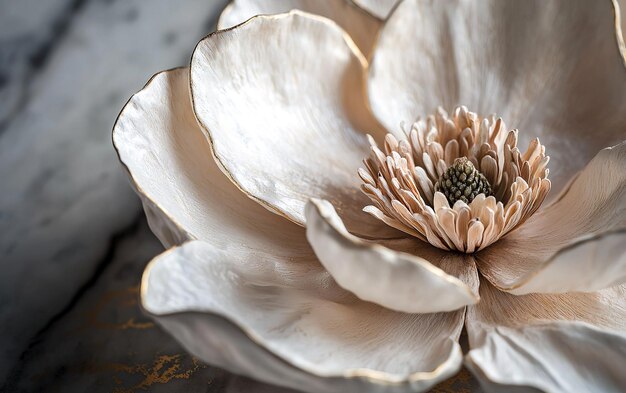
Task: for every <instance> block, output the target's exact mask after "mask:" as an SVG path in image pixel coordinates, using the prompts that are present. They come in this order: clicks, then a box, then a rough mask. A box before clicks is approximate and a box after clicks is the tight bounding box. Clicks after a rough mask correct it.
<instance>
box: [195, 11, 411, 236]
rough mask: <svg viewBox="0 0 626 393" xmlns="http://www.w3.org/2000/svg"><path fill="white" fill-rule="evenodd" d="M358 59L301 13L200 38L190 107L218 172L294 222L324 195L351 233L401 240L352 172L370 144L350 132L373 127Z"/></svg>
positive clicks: (340, 35) (325, 25) (345, 42)
mask: <svg viewBox="0 0 626 393" xmlns="http://www.w3.org/2000/svg"><path fill="white" fill-rule="evenodd" d="M364 64H365V63H364V59H363V57H362V55H361V54H360V53H359V52H358V50H357V49H356V47H355V46H354V44H353V43H352V42H351V41H350V39H349V37H347V35H346V34H345V33H344V32H343V30H341V29H340V28H339V27H338V26H337V25H336V24H334V23H333V22H332V21H330V20H328V19H324V18H320V17H315V16H311V15H307V14H303V13H301V12H299V11H292V12H290V13H289V14H280V15H273V16H259V17H255V18H252V19H250V20H249V21H248V22H246V23H244V24H242V25H239V26H238V27H236V28H234V29H232V30H221V31H218V32H216V33H215V34H212V35H210V36H209V37H207V38H205V39H204V40H202V41H201V42H200V43H199V44H198V46H197V48H196V50H195V51H194V54H193V58H192V61H191V93H192V98H193V105H194V110H195V113H196V116H197V118H198V120H199V121H200V123H201V125H202V126H203V127H204V130H205V131H206V132H207V135H208V137H209V139H210V140H211V142H212V146H213V151H214V153H215V156H216V158H217V160H218V163H219V164H220V165H221V166H222V168H223V170H224V171H225V173H227V174H228V176H229V177H230V178H231V179H232V180H233V181H234V182H235V183H236V184H237V185H238V186H239V187H240V188H241V189H242V190H244V191H245V192H246V193H247V194H248V195H249V196H250V197H251V198H253V199H255V200H257V201H258V202H259V203H261V204H262V205H264V206H265V207H267V208H268V209H270V210H272V211H274V212H277V213H278V214H281V215H284V216H285V217H288V218H289V219H291V220H293V221H294V222H297V223H299V224H304V206H305V204H306V201H307V200H308V198H309V197H317V198H327V199H329V200H332V201H333V203H335V205H336V206H338V210H339V212H340V214H342V217H344V219H345V220H346V223H347V226H348V227H349V229H350V230H354V231H356V232H357V233H360V234H364V235H366V236H375V235H378V236H383V237H384V236H392V237H393V236H398V235H399V233H398V232H397V231H395V230H392V229H391V228H389V227H387V226H386V225H384V224H382V223H380V222H379V221H378V220H376V219H374V218H370V217H369V215H368V214H365V213H363V212H362V211H361V208H363V206H365V205H367V197H366V196H365V195H363V194H362V193H361V191H360V190H359V178H358V176H357V169H358V167H359V165H360V162H361V160H362V159H363V158H364V157H365V156H366V155H367V152H368V151H369V146H368V142H367V140H366V137H365V134H362V133H361V132H359V131H357V129H359V128H360V129H364V130H368V131H372V130H374V129H373V128H372V127H376V124H375V122H374V121H373V119H372V118H371V117H370V116H369V115H368V112H367V110H366V107H365V99H364V98H363V96H362V95H361V88H362V86H361V83H362V79H363V74H362V73H363V66H364ZM385 231H386V233H385Z"/></svg>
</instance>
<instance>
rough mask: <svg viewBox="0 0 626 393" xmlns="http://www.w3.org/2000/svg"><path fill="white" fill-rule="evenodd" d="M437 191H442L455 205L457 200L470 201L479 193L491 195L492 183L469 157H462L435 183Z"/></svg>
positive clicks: (451, 203)
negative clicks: (475, 166)
mask: <svg viewBox="0 0 626 393" xmlns="http://www.w3.org/2000/svg"><path fill="white" fill-rule="evenodd" d="M435 191H439V192H441V193H442V194H443V195H445V196H446V198H447V199H448V202H449V203H450V205H454V203H455V202H456V201H463V202H465V203H470V202H471V201H473V200H474V198H476V197H477V196H478V195H479V194H484V195H485V196H490V195H491V185H490V184H489V181H487V179H486V178H485V176H483V174H482V173H480V172H479V171H478V170H477V169H476V168H474V164H472V162H471V161H470V160H468V159H467V157H461V158H457V159H456V160H454V163H452V165H451V166H449V167H448V169H446V171H445V172H444V173H443V175H441V178H439V181H438V182H437V183H435Z"/></svg>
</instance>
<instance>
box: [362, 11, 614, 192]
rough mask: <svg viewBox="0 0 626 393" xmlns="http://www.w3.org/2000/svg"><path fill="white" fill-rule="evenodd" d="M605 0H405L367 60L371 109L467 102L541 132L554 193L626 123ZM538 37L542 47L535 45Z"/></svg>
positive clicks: (396, 118)
mask: <svg viewBox="0 0 626 393" xmlns="http://www.w3.org/2000/svg"><path fill="white" fill-rule="evenodd" d="M614 18H615V15H614V10H613V6H612V2H611V1H610V0H603V1H587V0H553V1H549V2H546V1H543V0H525V1H517V0H485V1H458V2H456V1H445V0H444V1H424V0H407V1H404V2H402V3H401V4H400V5H399V6H398V7H397V8H396V9H395V11H394V13H393V14H392V15H391V16H390V18H389V20H388V21H387V22H386V24H385V26H384V27H383V28H382V29H381V34H380V38H379V41H378V44H377V47H376V49H375V51H374V55H373V58H372V61H371V64H370V72H369V82H368V88H369V98H370V103H371V107H372V110H373V112H374V113H375V115H376V116H377V117H378V119H379V120H380V121H381V122H382V123H383V125H385V126H386V127H387V128H388V129H389V130H390V131H392V132H398V131H399V130H400V128H399V125H400V123H401V122H405V123H408V124H410V123H411V122H413V121H414V120H415V118H416V117H418V116H424V115H427V114H430V113H432V112H433V111H434V110H435V108H436V107H437V106H438V105H441V106H443V107H444V108H446V109H447V110H451V109H452V108H454V107H455V106H457V105H466V106H467V107H468V108H469V109H471V110H472V111H475V112H477V113H480V114H483V115H489V114H492V113H497V114H498V115H499V116H502V117H503V119H504V120H505V121H506V123H507V125H509V126H512V127H513V128H518V129H519V130H520V139H521V145H526V143H527V142H528V141H530V140H531V139H532V138H534V137H539V138H541V141H542V143H543V144H545V145H546V150H547V154H548V155H550V157H551V161H550V178H551V180H552V183H553V184H552V190H553V193H552V195H556V193H557V192H558V191H559V190H560V189H561V188H562V187H563V186H564V184H565V183H566V182H567V180H568V179H569V178H570V177H571V176H572V175H573V174H574V173H575V172H576V171H578V170H580V169H581V168H582V167H583V166H584V165H585V164H586V163H587V162H588V161H589V160H590V159H591V158H592V157H593V156H594V154H595V153H596V152H597V151H598V150H600V149H601V148H603V147H606V146H611V145H614V144H616V143H618V142H620V141H621V140H622V139H623V137H624V130H625V129H626V116H623V113H624V112H625V111H626V68H625V67H624V59H623V58H622V56H621V55H620V50H619V47H618V44H617V40H616V37H617V34H616V28H615V27H616V25H615V19H614ZM539 43H540V45H539Z"/></svg>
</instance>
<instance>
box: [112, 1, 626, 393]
mask: <svg viewBox="0 0 626 393" xmlns="http://www.w3.org/2000/svg"><path fill="white" fill-rule="evenodd" d="M383 3H384V2H382V1H379V2H376V1H372V2H370V5H369V6H370V7H372V8H370V9H371V10H374V9H375V8H374V7H376V6H381V5H382V4H383ZM389 6H391V4H389ZM614 6H616V4H613V3H612V2H611V1H610V0H604V1H596V2H591V1H587V0H553V1H549V2H546V1H514V0H485V1H462V2H447V1H442V0H437V1H426V0H406V1H404V2H402V3H400V4H399V5H398V6H397V7H396V8H395V9H394V10H393V12H392V13H391V15H390V16H389V17H388V18H387V19H386V21H385V22H384V23H383V22H381V20H380V19H377V18H376V17H374V16H372V15H371V14H369V13H367V12H365V11H364V10H363V9H361V8H358V7H357V6H355V5H354V4H352V3H350V2H346V1H343V0H332V1H331V0H329V1H325V2H321V1H306V0H300V1H298V0H292V1H284V0H283V1H276V2H267V3H260V2H259V3H258V4H257V3H255V2H252V1H247V0H245V1H244V0H237V1H234V2H233V3H231V5H230V6H229V7H228V8H227V9H226V11H225V13H224V14H223V15H222V17H221V18H220V27H228V26H229V25H231V24H234V23H236V22H235V21H237V22H238V21H241V20H242V19H243V18H247V17H249V16H252V15H254V14H268V13H276V12H281V11H285V10H289V9H291V8H300V9H303V10H305V11H311V12H315V13H317V14H320V15H323V16H325V17H330V18H333V19H334V20H335V21H336V22H333V21H331V20H330V19H326V18H324V17H321V16H315V15H312V14H307V13H304V12H301V11H292V12H290V13H288V14H280V15H272V16H257V17H253V18H252V19H250V20H248V21H247V22H245V23H243V24H240V25H238V26H236V27H233V28H229V29H224V30H220V31H218V32H216V33H214V34H211V35H209V36H208V37H206V38H205V39H203V40H202V41H201V42H200V43H199V44H198V46H197V47H196V49H195V51H194V53H193V56H192V60H191V64H190V67H189V68H180V69H175V70H170V71H165V72H162V73H160V74H157V75H156V76H154V77H153V79H151V80H150V82H148V84H147V85H146V87H145V88H144V89H143V90H142V91H141V92H139V93H137V94H136V95H135V96H133V97H132V98H131V100H130V101H129V103H128V104H127V105H126V107H125V108H124V109H123V111H122V113H121V114H120V117H119V119H118V121H117V122H116V125H115V128H114V134H113V139H114V143H115V146H116V148H117V150H118V153H119V155H120V159H121V161H122V162H123V164H124V166H125V167H126V169H127V170H128V172H129V175H130V177H131V179H132V182H133V185H134V186H135V188H136V190H137V192H138V194H139V195H140V197H141V198H142V201H143V203H144V208H145V211H146V215H147V216H148V219H149V223H150V226H151V228H152V230H153V231H154V232H155V234H156V235H157V236H158V237H159V239H160V240H161V242H162V243H163V244H164V245H166V246H167V247H172V248H171V249H169V250H168V251H166V252H165V253H163V254H162V255H160V256H158V257H157V258H155V259H154V260H153V261H152V262H151V263H150V265H149V266H148V268H147V269H146V272H145V275H144V279H143V283H142V304H143V307H144V308H145V309H146V311H147V312H149V313H150V314H151V315H152V316H153V317H154V318H155V319H156V320H157V321H158V322H159V323H160V324H161V325H162V326H163V327H164V328H165V329H167V330H168V331H169V332H170V333H171V334H172V335H173V336H174V337H176V338H177V339H178V340H179V341H180V342H181V343H182V344H183V345H184V346H185V347H186V348H187V349H188V350H189V351H190V352H192V353H193V354H195V355H196V356H198V357H200V358H201V359H203V360H205V361H207V362H210V363H212V364H216V365H219V366H221V367H224V368H227V369H229V370H231V371H234V372H237V373H242V374H246V375H249V376H252V377H254V378H257V379H261V380H264V381H268V382H271V383H275V384H279V385H284V386H289V387H292V388H296V389H301V390H305V391H316V392H336V391H341V392H364V391H388V392H396V391H397V392H404V391H421V390H426V389H428V388H430V387H432V386H433V385H435V384H436V383H438V382H440V381H442V380H444V379H446V378H448V377H450V376H451V375H454V374H455V373H456V372H457V371H458V370H459V369H460V367H461V365H462V364H463V362H465V364H466V365H467V366H468V367H469V368H470V369H471V370H472V371H473V372H474V373H475V375H476V377H477V378H479V379H480V380H481V382H482V383H483V384H484V386H485V387H487V388H496V389H504V388H508V387H512V386H522V387H534V388H537V389H541V390H545V391H551V392H569V391H620V390H623V389H625V388H626V374H625V373H624V372H623V370H624V364H626V286H625V283H626V143H625V142H621V140H622V139H624V137H625V136H626V68H625V67H624V61H625V59H624V53H622V52H621V49H620V46H619V45H618V44H620V43H621V44H622V48H623V41H622V38H621V33H620V31H619V29H616V27H617V21H618V20H619V19H618V18H616V17H615V15H614V12H616V13H617V12H619V11H618V9H616V8H614ZM381 9H382V8H380V9H379V12H381V15H382V14H384V13H385V11H384V9H383V10H382V11H381ZM386 9H390V7H388V8H386ZM377 34H379V36H378V38H377V41H376V37H377ZM351 36H352V38H350V37H351ZM366 58H369V61H368V60H366ZM365 91H367V94H364V92H365ZM459 105H466V106H467V108H469V109H470V110H473V111H476V112H477V113H478V114H479V115H489V114H491V113H494V112H497V113H499V114H500V115H502V117H503V119H505V120H506V121H507V122H508V124H510V125H512V126H513V127H515V128H516V129H519V134H515V133H514V134H515V139H516V140H517V137H518V136H519V138H520V141H521V142H520V145H528V142H529V141H530V140H531V139H532V138H535V137H539V138H541V141H542V144H543V145H544V146H545V150H544V148H543V147H542V145H541V144H539V143H538V142H533V143H532V144H530V148H529V150H528V151H529V153H527V154H523V153H506V154H509V156H506V157H508V158H507V159H506V160H509V159H511V160H513V158H511V157H512V156H511V155H510V154H513V155H514V154H518V156H516V157H517V158H515V160H517V161H510V162H509V161H506V160H504V159H502V160H500V157H504V156H500V155H499V154H500V151H501V150H500V149H502V151H504V150H506V149H509V150H512V149H513V147H514V146H513V145H511V144H509V142H511V140H509V139H508V138H509V136H510V135H513V134H511V133H508V131H509V130H510V129H509V128H506V127H505V126H504V125H503V124H501V125H497V124H496V123H497V120H496V118H489V117H487V120H488V121H487V123H486V124H487V125H486V127H487V128H485V130H488V132H487V131H485V132H486V133H484V134H481V131H480V129H481V127H482V123H481V122H480V118H479V117H478V116H477V115H473V114H469V113H468V112H466V110H465V109H464V108H460V109H458V110H456V111H455V112H453V116H459V114H465V115H463V116H466V119H470V118H471V119H476V124H475V125H474V126H475V128H472V127H474V126H470V128H472V129H474V130H475V131H473V132H474V133H473V134H472V137H471V138H474V139H472V140H473V141H483V142H484V141H485V140H489V138H492V139H493V141H494V142H493V144H492V145H491V146H492V148H493V149H494V151H493V152H492V153H487V150H485V151H482V152H481V151H479V150H471V149H465V150H464V149H463V148H462V147H459V148H458V149H457V148H456V147H455V146H454V143H453V144H452V145H451V147H450V148H449V149H450V152H457V151H458V153H454V154H452V153H446V151H445V149H446V146H447V142H446V143H443V142H442V143H440V146H439V147H437V146H436V145H429V143H432V142H433V141H435V142H437V141H439V142H440V141H444V140H445V141H448V140H449V138H448V137H444V136H442V135H443V134H441V135H440V134H438V132H439V133H441V132H443V133H445V132H448V131H445V129H444V128H441V129H440V130H439V131H437V130H435V131H433V132H432V133H430V134H429V135H430V136H429V137H427V136H426V134H428V133H429V132H430V129H426V128H424V129H423V130H422V131H419V129H420V127H426V125H427V123H423V125H420V124H421V123H418V124H417V125H416V126H415V130H416V131H415V135H413V137H414V138H415V140H414V141H413V142H411V132H410V130H408V131H407V132H408V134H409V135H408V136H407V135H406V134H404V133H403V132H402V128H401V124H404V125H405V127H406V126H409V127H410V125H411V124H413V122H414V121H415V120H416V119H417V118H418V117H420V116H421V117H424V116H427V115H428V114H429V113H432V112H433V111H434V110H435V109H436V108H437V107H439V106H441V107H442V108H446V109H447V110H452V109H453V108H455V107H457V106H459ZM438 116H441V117H440V120H441V119H444V118H445V116H444V114H443V112H440V115H438ZM467 116H469V117H467ZM455 119H457V117H455ZM458 119H460V118H458ZM458 119H457V120H458ZM457 120H455V121H457ZM441 121H442V122H443V120H441ZM459 121H461V120H459ZM463 121H465V120H463ZM472 121H473V120H472ZM457 123H458V121H457ZM440 124H444V123H440ZM458 124H461V123H458ZM498 124H499V123H498ZM431 125H432V124H431ZM498 127H502V132H500V131H498V130H499V128H498ZM457 128H458V130H457V131H458V132H463V130H464V128H465V126H463V127H460V128H459V127H457ZM442 130H443V131H442ZM450 130H452V129H450ZM457 131H455V132H457ZM388 132H390V133H393V135H395V136H387V139H386V144H387V145H386V146H385V147H384V148H383V149H384V150H385V152H384V153H383V152H381V151H380V150H378V152H376V149H374V150H373V151H374V153H372V154H374V156H373V157H371V159H372V160H373V161H370V162H369V164H368V162H367V161H366V163H365V164H364V163H363V159H365V158H366V157H368V156H369V155H370V153H371V152H372V150H371V148H370V141H368V138H367V136H366V134H368V133H369V134H371V135H372V137H373V140H374V141H376V142H375V143H377V144H378V145H380V146H383V141H384V140H385V135H386V134H387V133H388ZM420 132H422V134H420ZM450 132H452V131H450ZM468 132H469V131H468ZM420 135H421V136H420ZM438 135H439V136H438ZM454 135H457V134H454ZM459 135H460V134H459ZM499 135H502V137H499ZM420 138H426V139H420ZM428 138H430V139H428ZM432 138H434V139H432ZM446 138H448V139H446ZM481 138H487V139H481ZM403 140H404V141H405V142H402V141H403ZM439 142H438V143H439ZM620 142H621V143H620ZM411 143H412V144H411ZM459 143H461V144H462V143H464V142H462V141H461V140H460V139H459ZM516 143H517V142H516ZM407 146H411V149H413V150H410V151H409V150H408V148H407ZM476 146H479V145H476ZM506 146H508V147H506ZM606 146H613V147H609V148H605V147H606ZM479 148H480V147H477V149H479ZM487 148H488V147H485V149H487ZM403 149H404V150H403ZM420 149H421V150H420ZM416 151H422V153H428V154H427V156H428V157H425V156H423V155H422V156H419V155H417V154H414V153H415V152H416ZM441 151H443V153H441ZM470 151H472V153H470ZM394 152H395V155H394ZM464 152H465V153H464ZM378 153H380V154H381V155H382V156H377V154H378ZM503 154H504V153H503ZM545 154H549V155H550V157H551V161H550V163H549V167H550V176H549V177H550V181H551V184H552V191H551V193H550V195H548V197H547V199H546V203H544V206H543V207H542V208H540V209H538V208H539V203H540V202H541V201H542V200H543V198H544V197H545V193H546V192H547V189H546V187H548V188H549V185H550V183H549V182H548V180H546V178H547V175H548V174H547V171H545V168H546V165H547V158H544V156H545ZM387 155H388V156H389V157H391V158H389V160H388V159H387V158H386V156H387ZM486 156H489V157H491V158H493V160H492V159H491V158H486V159H485V164H483V160H482V158H484V157H486ZM403 157H404V160H405V161H402V158H403ZM409 157H414V158H409ZM415 157H417V158H415ZM420 157H422V158H421V161H420ZM433 157H435V158H436V157H438V158H437V159H433ZM455 157H468V159H469V160H470V161H472V160H474V161H472V162H474V165H475V166H476V168H477V169H479V170H480V171H482V173H483V175H484V176H485V178H486V179H488V180H489V182H490V184H491V183H493V184H491V187H492V188H493V197H491V198H486V196H485V195H484V194H480V195H478V196H476V200H475V201H477V202H472V201H469V200H468V203H469V206H467V205H466V206H467V209H468V211H469V210H471V213H470V212H464V211H463V209H465V207H463V203H464V202H457V203H455V204H453V206H450V205H449V201H448V200H446V197H445V196H443V194H437V193H435V191H436V190H437V189H438V188H435V187H436V183H437V181H443V180H445V179H444V178H442V177H440V176H442V175H443V173H444V172H445V171H446V170H447V167H448V166H450V165H451V164H452V163H453V158H455ZM378 158H380V160H379V161H376V160H378ZM478 158H480V160H478ZM411 159H413V160H414V162H413V164H411V165H414V166H417V167H419V168H420V169H415V168H414V167H413V168H411V165H408V164H407V163H410V162H411ZM388 161H389V165H390V166H389V167H386V166H385V165H386V164H387V162H388ZM439 161H441V162H443V164H441V163H439ZM492 161H493V162H492ZM507 162H508V164H507ZM524 162H526V164H524ZM364 165H365V166H367V165H369V166H367V168H366V170H361V171H359V170H358V169H359V167H363V166H364ZM404 165H406V166H404ZM437 165H439V166H437ZM507 165H508V166H507ZM385 168H386V169H385ZM377 171H380V176H381V177H382V178H383V180H385V181H384V182H381V181H379V180H377V179H375V176H374V175H377ZM468 171H469V169H468ZM422 172H423V173H422ZM357 173H359V175H360V177H359V176H357ZM468 173H469V172H468ZM503 173H507V174H508V175H507V176H506V177H504V176H503ZM511 174H514V175H511ZM409 175H410V176H414V177H413V178H412V179H413V180H410V179H408V178H406V179H405V180H406V182H405V183H400V180H399V177H402V176H409ZM518 176H519V177H518ZM438 177H440V178H439V179H438ZM394 178H395V179H396V180H393V179H394ZM513 178H515V179H516V180H515V181H513V180H512V179H513ZM503 179H504V180H503ZM517 179H522V180H521V182H518V180H517ZM537 179H538V180H537ZM411 181H414V182H415V187H413V186H412V185H411V183H410V182H411ZM389 182H391V183H393V182H398V183H397V184H395V183H394V184H392V186H393V187H395V188H393V187H392V188H393V190H392V189H391V188H389V190H386V189H385V184H387V185H388V183H389ZM429 182H430V185H429ZM537 182H538V183H537ZM368 184H369V185H370V187H369V188H368V187H367V185H368ZM502 184H504V185H505V186H503V187H501V185H502ZM535 184H538V186H537V187H538V188H536V189H535V188H533V187H535ZM362 186H363V189H364V190H365V191H366V192H368V195H366V194H365V193H363V192H362V191H361V188H362ZM516 187H517V188H516ZM480 189H481V190H482V189H487V188H480ZM375 190H379V191H380V195H379V194H377V192H376V191H375ZM402 190H404V191H402ZM529 190H530V191H529ZM383 191H384V192H383ZM409 191H410V193H411V195H412V196H410V195H409ZM401 193H402V196H400V194H401ZM394 195H395V196H397V198H398V199H396V202H393V200H394ZM438 195H439V196H438ZM467 195H468V196H469V195H471V190H470V191H468V194H467ZM512 195H513V196H512ZM530 195H532V198H530V199H528V197H529V196H530ZM368 196H369V197H370V198H368ZM472 196H473V195H472ZM403 197H406V198H407V199H403ZM411 198H414V199H411ZM420 198H421V199H420ZM511 198H513V199H515V200H517V199H516V198H521V199H519V200H520V201H521V202H520V206H518V207H516V208H514V209H513V210H511V211H510V212H509V210H506V211H505V210H504V209H505V208H506V206H508V205H507V201H508V200H510V199H511ZM400 199H403V200H402V201H401V200H400ZM420 200H421V201H422V202H419V201H420ZM372 201H373V203H374V204H375V205H376V206H374V208H372V207H370V208H366V210H367V211H368V212H369V213H370V214H367V213H365V212H363V211H362V210H363V208H365V207H366V206H368V205H370V204H371V203H372ZM528 201H530V202H528ZM498 202H501V203H500V204H501V205H502V209H503V210H502V211H501V213H502V217H503V218H502V220H508V221H506V222H504V221H502V222H499V221H498V217H499V215H498V213H497V212H498V211H499V210H498V209H499V207H498V206H499V205H498ZM386 203H388V204H389V206H391V207H389V206H387V205H385V204H386ZM457 204H459V209H456V207H457ZM400 205H402V206H400ZM473 205H476V206H478V207H477V208H476V209H475V208H474V206H473ZM420 206H421V207H420ZM416 209H417V210H419V209H421V210H419V211H417V210H416ZM428 209H430V210H432V212H433V213H432V215H431V216H430V218H428V217H427V216H428V215H429V214H431V213H430V210H428ZM446 209H447V210H446ZM392 210H393V211H392ZM406 212H408V213H409V214H408V215H407V214H406ZM416 212H417V213H419V212H423V213H419V214H423V215H424V217H426V218H419V217H418V216H419V214H417V213H416ZM532 213H534V214H532ZM507 214H508V216H507ZM515 214H517V216H515V217H513V216H514V215H515ZM474 216H475V217H474ZM468 217H473V218H475V220H474V221H478V222H479V224H476V223H474V224H471V225H470V223H469V221H468V219H469V218H468ZM507 217H508V218H507ZM512 217H513V218H512ZM427 219H429V220H431V221H429V222H428V225H423V224H422V223H421V222H422V221H421V220H427ZM424 222H425V221H424ZM508 222H510V223H511V224H510V225H508V224H506V223H508ZM305 224H306V225H305ZM388 224H389V225H388ZM507 225H508V226H507ZM481 226H482V227H481ZM304 227H306V229H305V228H304ZM397 229H401V231H398V230H397ZM420 239H421V240H420ZM183 243H184V244H183ZM429 243H432V245H431V244H429ZM456 250H460V251H463V252H458V251H456ZM479 273H480V274H479ZM463 327H465V329H466V330H467V334H468V338H469V345H470V351H469V352H468V353H467V354H466V355H465V357H464V356H463V353H462V351H461V348H460V346H459V344H458V339H459V337H460V334H461V331H462V329H463Z"/></svg>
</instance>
